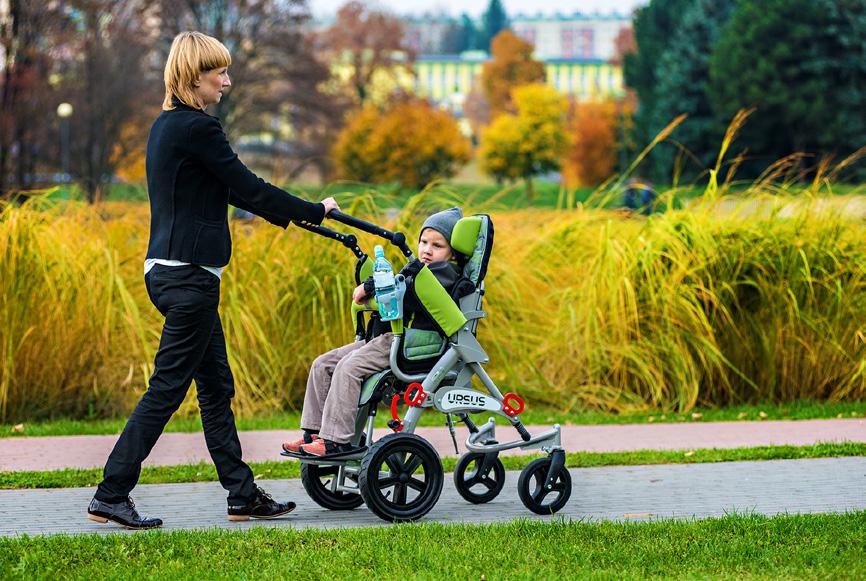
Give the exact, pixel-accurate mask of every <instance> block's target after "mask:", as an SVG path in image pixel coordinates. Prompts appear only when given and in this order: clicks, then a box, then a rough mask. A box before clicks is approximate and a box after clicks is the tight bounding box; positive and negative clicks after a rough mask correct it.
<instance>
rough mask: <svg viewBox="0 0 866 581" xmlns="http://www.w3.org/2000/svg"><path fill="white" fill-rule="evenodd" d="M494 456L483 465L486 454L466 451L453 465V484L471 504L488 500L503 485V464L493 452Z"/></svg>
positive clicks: (496, 494) (495, 494) (496, 493)
mask: <svg viewBox="0 0 866 581" xmlns="http://www.w3.org/2000/svg"><path fill="white" fill-rule="evenodd" d="M489 454H493V455H494V458H492V459H491V461H490V462H489V463H488V465H487V466H486V467H485V466H483V465H484V457H485V456H487V454H481V453H478V452H468V453H466V454H463V455H462V456H461V457H460V460H458V461H457V466H455V467H454V486H455V488H457V492H458V493H459V494H460V496H462V497H463V498H465V499H466V500H468V501H469V502H471V503H472V504H484V503H485V502H490V501H491V500H493V499H494V498H496V497H497V496H499V493H500V492H502V487H503V486H505V466H503V465H502V460H500V459H499V456H498V455H497V454H496V453H495V452H489Z"/></svg>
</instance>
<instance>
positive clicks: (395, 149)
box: [334, 101, 470, 188]
mask: <svg viewBox="0 0 866 581" xmlns="http://www.w3.org/2000/svg"><path fill="white" fill-rule="evenodd" d="M469 158H470V146H469V142H468V141H467V140H466V138H464V137H463V135H461V133H460V128H459V127H458V126H457V122H456V121H455V120H454V118H453V117H451V115H449V114H448V113H446V112H444V111H441V110H438V109H434V108H433V107H431V106H430V105H429V104H427V103H426V102H422V101H411V102H406V103H400V104H397V105H395V106H394V107H392V108H391V109H390V110H388V111H386V112H384V113H379V112H377V111H375V110H371V109H366V110H364V111H361V112H360V113H359V114H358V115H357V116H356V117H355V118H353V119H352V120H351V121H350V123H349V125H348V126H347V127H346V129H345V130H344V131H343V132H342V133H341V134H340V137H339V139H338V141H337V145H336V147H335V148H334V160H335V163H336V165H337V168H338V174H339V175H340V177H343V178H347V179H351V180H355V181H363V182H374V183H382V182H399V183H401V184H403V185H405V186H409V187H415V188H423V187H424V186H426V185H427V184H428V183H430V182H432V181H433V180H436V179H440V178H449V177H452V176H453V175H454V174H455V173H457V171H458V170H459V169H460V168H461V167H462V166H463V165H464V164H465V163H466V162H467V161H469Z"/></svg>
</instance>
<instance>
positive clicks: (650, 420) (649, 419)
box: [646, 416, 656, 423]
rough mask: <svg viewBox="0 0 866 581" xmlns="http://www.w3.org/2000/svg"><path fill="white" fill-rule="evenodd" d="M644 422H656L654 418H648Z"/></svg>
mask: <svg viewBox="0 0 866 581" xmlns="http://www.w3.org/2000/svg"><path fill="white" fill-rule="evenodd" d="M646 421H648V422H649V423H653V422H654V421H656V418H655V416H649V417H648V418H647V419H646Z"/></svg>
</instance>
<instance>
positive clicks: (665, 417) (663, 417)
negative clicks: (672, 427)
mask: <svg viewBox="0 0 866 581" xmlns="http://www.w3.org/2000/svg"><path fill="white" fill-rule="evenodd" d="M659 419H660V420H666V419H668V417H667V416H666V415H664V414H662V416H661V417H660V418H659Z"/></svg>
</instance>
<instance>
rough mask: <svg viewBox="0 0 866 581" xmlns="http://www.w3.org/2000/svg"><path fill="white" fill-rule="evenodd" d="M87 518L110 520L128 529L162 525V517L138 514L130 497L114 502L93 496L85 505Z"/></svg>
mask: <svg viewBox="0 0 866 581" xmlns="http://www.w3.org/2000/svg"><path fill="white" fill-rule="evenodd" d="M87 518H89V519H90V520H93V521H96V522H101V523H104V522H108V521H111V522H113V523H117V524H119V525H121V526H124V527H126V528H128V529H152V528H156V527H161V526H162V519H160V518H153V517H149V516H146V515H145V516H141V515H140V514H138V511H137V510H135V503H134V502H133V501H132V498H127V499H126V500H124V501H123V502H118V503H114V504H112V503H109V502H102V501H101V500H96V499H95V498H94V499H93V500H91V501H90V506H88V507H87Z"/></svg>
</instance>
